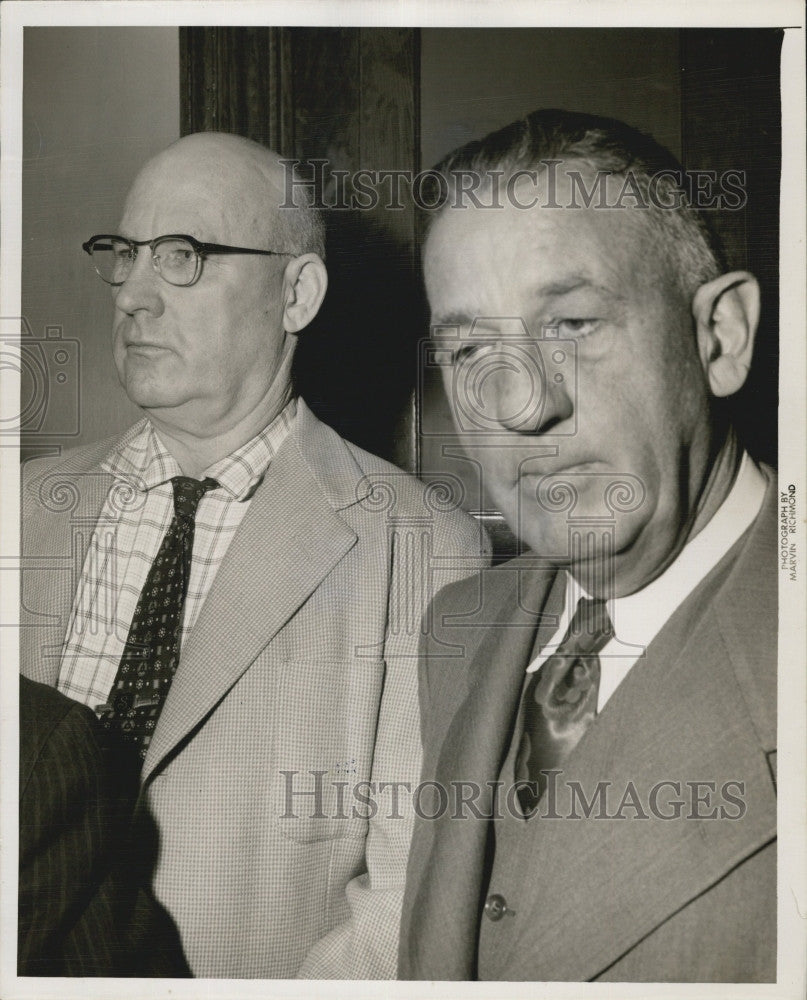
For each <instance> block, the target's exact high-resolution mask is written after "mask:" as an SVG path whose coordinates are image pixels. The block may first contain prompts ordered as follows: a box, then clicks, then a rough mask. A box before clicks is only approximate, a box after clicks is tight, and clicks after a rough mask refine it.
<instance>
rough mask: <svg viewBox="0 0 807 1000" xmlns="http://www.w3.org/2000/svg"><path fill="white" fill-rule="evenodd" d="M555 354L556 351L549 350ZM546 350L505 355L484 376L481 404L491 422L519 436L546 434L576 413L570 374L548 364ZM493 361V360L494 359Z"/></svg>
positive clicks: (527, 350)
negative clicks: (545, 356) (545, 357)
mask: <svg viewBox="0 0 807 1000" xmlns="http://www.w3.org/2000/svg"><path fill="white" fill-rule="evenodd" d="M549 350H555V348H549ZM543 353H544V349H543V348H538V347H537V346H536V345H534V344H533V345H530V347H529V349H524V350H520V351H512V350H511V351H504V352H502V354H501V355H500V357H499V358H497V359H496V363H495V364H493V363H492V364H490V366H489V370H488V371H487V372H486V373H485V374H484V376H483V380H482V381H483V384H482V385H481V390H482V391H481V402H482V403H483V406H484V410H485V411H486V414H487V416H488V417H489V418H491V419H493V420H495V421H496V423H497V424H499V425H500V426H502V427H505V428H506V429H507V430H510V431H516V432H518V433H520V434H547V433H551V432H552V429H553V428H554V427H555V426H556V425H558V424H560V423H562V422H563V421H564V420H568V419H569V418H570V417H571V416H572V414H573V413H574V402H573V400H574V392H573V386H572V385H571V384H570V382H569V374H568V373H567V372H566V371H564V370H563V369H562V368H561V370H560V371H559V370H558V366H557V365H556V364H554V363H550V364H548V363H546V360H545V359H544V357H543ZM491 360H492V359H491Z"/></svg>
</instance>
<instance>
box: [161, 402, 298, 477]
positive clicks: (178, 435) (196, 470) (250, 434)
mask: <svg viewBox="0 0 807 1000" xmlns="http://www.w3.org/2000/svg"><path fill="white" fill-rule="evenodd" d="M291 397H292V389H291V386H288V387H287V389H286V391H285V392H284V394H283V395H282V396H281V397H280V398H276V399H273V400H271V401H270V400H267V401H266V404H267V405H264V406H261V407H258V408H256V409H255V410H253V411H251V412H250V413H249V414H248V415H247V416H246V417H245V418H243V419H241V420H239V421H238V422H237V423H235V424H234V425H233V426H231V427H227V428H224V429H222V430H221V431H217V430H215V429H211V430H209V431H208V432H207V433H205V434H204V435H202V434H198V433H195V432H192V431H190V430H187V429H186V428H185V427H182V426H177V425H176V424H175V423H172V422H169V421H167V420H165V419H162V418H161V417H160V416H159V415H158V414H155V413H154V412H153V411H152V412H149V413H148V418H149V420H150V421H151V423H152V425H153V427H154V430H155V432H156V433H157V436H158V437H159V439H160V441H161V442H162V444H163V446H164V447H165V449H166V451H167V452H168V453H169V454H170V455H171V457H172V458H174V459H175V460H176V463H177V465H179V467H180V469H182V474H183V475H185V476H190V477H191V478H193V479H202V478H203V476H204V474H205V471H206V470H207V469H209V468H210V466H211V465H215V464H216V462H219V461H221V459H222V458H226V457H227V456H228V455H232V454H233V452H235V451H238V449H239V448H241V447H243V446H244V445H245V444H246V443H247V442H248V441H251V440H252V439H253V438H254V437H255V436H256V435H258V434H260V433H261V431H263V430H264V429H265V428H266V427H268V426H269V424H271V423H272V421H273V420H274V419H275V418H276V417H277V416H278V414H279V413H281V411H282V410H283V409H284V408H285V406H286V405H287V403H288V402H289V400H290V399H291Z"/></svg>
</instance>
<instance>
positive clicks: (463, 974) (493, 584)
mask: <svg viewBox="0 0 807 1000" xmlns="http://www.w3.org/2000/svg"><path fill="white" fill-rule="evenodd" d="M531 558H532V557H526V558H524V559H520V560H514V561H513V562H512V563H509V564H508V565H507V567H506V568H500V569H496V570H492V571H484V572H483V574H482V585H483V601H482V607H481V609H480V613H479V614H478V615H477V616H475V617H476V619H477V620H476V623H474V622H466V623H465V624H464V625H463V627H462V632H461V636H451V635H450V632H449V633H446V634H445V637H446V638H447V639H449V640H450V641H454V642H456V641H457V639H458V638H461V640H462V642H463V643H464V644H465V645H466V647H470V648H467V650H466V656H467V659H468V660H470V667H469V669H468V670H467V673H466V675H465V676H466V678H467V691H466V692H464V694H465V697H464V701H463V702H462V704H461V705H460V707H459V708H458V710H457V712H456V713H455V715H454V718H453V720H452V722H451V726H450V728H449V730H448V733H447V734H446V737H445V740H444V741H443V743H442V746H441V748H440V753H439V758H438V760H437V762H436V765H434V766H433V767H432V766H430V765H429V763H428V761H427V764H426V768H425V769H424V774H425V775H427V776H429V777H430V776H431V773H432V770H433V771H434V778H435V780H436V781H437V782H438V783H439V784H440V785H441V786H443V787H445V788H446V789H448V790H449V800H448V808H447V809H446V810H445V811H444V812H443V815H442V816H441V817H440V818H439V819H437V820H435V821H434V822H429V823H426V824H423V825H422V826H421V827H420V829H419V831H418V833H419V835H420V836H421V837H422V838H423V839H424V840H426V838H427V837H428V838H429V845H428V847H426V848H425V849H426V850H427V851H428V852H429V856H428V860H427V861H426V863H425V864H424V865H423V867H422V868H421V871H422V872H423V875H422V878H421V882H420V885H419V886H418V888H417V891H416V894H415V896H414V898H413V902H412V907H411V910H412V923H411V927H412V934H411V935H410V942H409V961H410V962H411V972H410V974H411V975H412V976H413V977H416V976H417V971H416V970H417V968H418V967H421V965H422V967H423V968H441V969H442V970H443V972H444V978H446V979H472V978H474V976H475V967H476V942H477V935H478V924H479V906H480V896H481V893H482V892H483V882H484V877H485V867H486V866H485V853H486V848H487V836H488V824H487V823H484V822H477V821H474V820H470V819H466V820H457V819H452V818H451V817H452V814H453V813H454V812H455V805H456V801H457V790H458V786H457V782H460V781H463V780H464V781H468V782H475V783H477V784H478V783H479V782H480V781H481V782H484V781H486V780H488V779H489V780H490V781H495V780H496V778H497V777H498V774H499V770H500V767H501V763H502V761H503V759H504V756H505V755H506V753H507V749H508V746H509V739H510V733H511V731H512V727H513V719H514V715H515V712H516V710H517V708H518V703H519V699H520V694H521V688H522V685H523V681H524V671H525V669H526V666H527V663H528V660H529V656H530V653H531V651H532V647H533V643H534V641H535V629H536V614H535V612H534V611H531V610H527V609H530V608H541V607H542V606H543V604H544V603H545V595H546V592H547V590H548V589H549V583H550V581H551V579H552V576H551V574H550V576H549V578H548V577H547V573H546V571H536V570H533V569H525V568H523V567H524V566H525V565H526V566H528V565H529V560H530V559H531ZM555 579H556V580H559V581H560V583H559V586H558V587H557V588H553V589H557V590H558V592H559V595H560V597H561V601H562V589H563V588H562V581H563V579H564V577H563V574H559V575H558V576H557V577H555ZM524 598H526V600H524ZM561 606H562V605H561ZM451 610H452V609H451V608H450V607H446V606H445V605H444V606H442V607H441V611H442V612H443V613H444V614H448V615H450V614H451ZM461 610H466V609H465V608H463V609H461ZM558 610H559V609H558ZM546 628H547V633H548V634H547V638H548V637H549V636H550V635H551V634H552V632H554V624H548V625H547V626H546ZM457 631H458V632H459V629H457ZM458 697H462V696H461V695H460V694H458ZM438 724H439V723H438ZM427 752H428V746H427ZM492 800H493V790H492V789H491V787H490V786H489V785H486V786H485V787H484V788H483V789H482V792H481V795H480V796H479V797H478V798H477V799H476V806H477V808H478V809H479V811H480V812H481V813H482V814H483V815H488V814H490V812H491V810H492V808H493V801H492ZM465 808H466V809H467V807H465Z"/></svg>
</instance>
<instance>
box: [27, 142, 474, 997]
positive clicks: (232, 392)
mask: <svg viewBox="0 0 807 1000" xmlns="http://www.w3.org/2000/svg"><path fill="white" fill-rule="evenodd" d="M283 199H284V192H283V176H282V169H281V166H280V164H279V162H278V160H277V157H276V156H275V155H274V154H272V153H270V152H269V151H268V150H266V149H264V148H263V147H262V146H259V145H257V144H254V143H251V142H249V141H247V140H245V139H241V138H238V137H235V136H228V135H221V134H215V133H206V134H198V135H191V136H187V137H186V138H184V139H181V140H180V141H179V142H177V143H175V144H174V145H173V146H171V147H169V148H168V149H167V150H165V151H164V152H163V153H161V154H160V155H158V156H157V157H155V158H154V159H153V160H152V161H150V162H149V163H148V164H147V165H146V166H145V167H144V168H143V170H142V172H141V173H140V175H139V176H138V177H137V179H136V181H135V183H134V186H133V188H132V190H131V192H130V194H129V197H128V199H127V201H126V205H125V208H124V212H123V218H122V220H121V223H120V226H119V229H118V233H117V234H111V235H103V234H102V235H98V236H93V237H91V238H90V239H89V240H88V241H87V242H86V243H85V244H84V249H85V251H86V252H87V253H88V254H89V255H90V257H91V260H92V264H93V266H94V267H95V270H96V271H97V273H98V274H99V276H100V277H101V278H102V279H103V280H104V281H105V282H107V284H108V285H109V286H110V290H111V293H112V298H113V302H114V309H115V315H114V332H113V352H114V358H115V364H116V366H117V370H118V374H119V377H120V381H121V383H122V385H123V387H124V389H125V391H126V394H127V395H128V396H129V398H130V399H131V400H132V401H133V402H135V403H136V404H137V405H138V406H140V407H141V408H142V409H143V411H144V413H145V419H143V420H141V421H140V422H139V423H137V424H136V425H135V426H134V427H132V428H130V430H129V431H127V432H126V433H125V434H124V435H123V436H122V437H120V438H119V439H117V440H114V441H112V440H107V441H103V442H100V443H98V444H96V445H91V446H89V447H87V448H83V449H78V450H77V451H75V452H72V453H68V454H67V455H66V456H62V457H61V458H60V459H58V460H55V461H54V460H50V463H49V464H48V465H47V467H46V468H45V469H44V470H38V471H37V472H36V473H35V474H34V476H33V477H29V478H28V482H27V485H26V487H25V492H24V500H23V503H24V507H23V523H24V532H25V536H24V550H25V552H26V555H32V554H36V553H47V554H51V555H52V554H54V553H57V552H62V551H64V552H65V554H68V555H69V554H70V552H71V545H72V551H73V553H74V555H73V562H72V566H73V572H72V574H68V573H65V574H63V575H58V574H54V573H53V571H52V570H51V571H50V572H49V573H48V574H39V575H37V574H36V573H35V572H30V573H27V574H26V578H25V580H24V583H23V607H24V608H37V609H42V608H43V606H45V605H46V606H47V610H48V612H49V614H50V618H49V620H48V624H46V625H42V624H41V622H42V616H41V615H40V617H39V618H38V619H37V622H38V627H35V628H30V629H22V630H21V635H22V648H21V658H22V670H23V673H25V674H27V675H29V676H31V677H32V678H34V679H36V680H40V681H44V682H46V683H48V684H51V685H56V686H58V688H59V689H60V690H61V691H63V692H64V693H65V694H67V695H68V696H70V697H72V698H74V699H76V700H78V701H80V702H83V703H85V704H87V705H89V706H91V707H92V708H93V709H94V711H95V712H96V714H97V715H98V716H99V718H100V719H101V722H102V725H103V727H104V730H105V732H106V737H107V740H108V745H109V751H110V752H111V753H115V754H116V755H118V756H119V759H120V767H121V768H122V769H130V768H134V769H136V770H141V769H142V770H141V775H140V777H141V781H142V789H143V790H142V794H141V800H140V808H141V810H142V811H143V812H144V813H145V812H146V811H147V810H148V811H149V812H150V813H151V814H152V815H153V818H154V820H155V821H156V825H157V829H158V831H159V845H158V849H159V855H158V861H157V863H156V868H155V871H154V876H153V885H154V890H155V894H156V896H157V898H158V899H159V901H160V902H161V903H162V904H163V905H164V906H165V908H166V909H167V910H168V912H169V913H170V914H171V916H172V917H173V919H174V920H175V922H176V924H177V926H178V928H179V931H180V934H181V936H182V941H183V946H184V949H185V953H186V956H187V959H188V962H189V965H190V967H191V969H192V971H193V973H194V974H195V975H197V976H210V977H255V978H265V977H281V978H288V977H293V976H295V975H301V976H312V977H314V976H324V977H335V978H336V977H345V978H361V977H378V978H382V977H389V976H392V975H394V962H395V948H396V940H397V930H398V919H399V912H400V901H401V895H402V889H403V875H404V868H405V860H406V851H407V847H408V839H409V830H410V825H409V822H408V820H407V819H405V818H402V817H401V814H402V813H403V812H404V810H403V809H401V810H400V811H399V810H398V809H394V808H390V807H389V803H388V801H385V800H384V799H383V798H382V797H379V799H378V801H377V802H370V803H369V805H365V807H364V808H357V807H356V803H355V802H354V800H353V798H352V793H353V790H354V789H355V788H356V787H357V786H358V785H361V784H363V785H364V786H366V787H365V788H364V791H365V792H368V790H369V792H370V794H373V793H375V794H379V796H380V788H381V786H382V785H383V783H384V782H401V781H404V782H405V781H410V782H416V781H417V778H418V771H419V741H418V721H417V695H416V670H415V666H414V663H415V660H414V656H415V654H416V649H417V640H418V632H419V629H418V628H417V627H414V628H409V627H407V623H404V622H402V621H401V620H400V616H399V615H397V613H396V608H397V605H398V603H399V602H400V601H403V600H406V599H409V600H410V602H411V607H410V618H412V620H413V621H415V622H416V623H417V622H419V616H420V614H421V612H422V610H423V609H424V607H425V606H426V604H427V602H428V599H429V596H430V594H431V593H432V592H433V591H434V590H435V588H436V587H439V586H442V584H444V583H446V582H448V581H449V580H451V579H452V578H456V577H458V576H462V575H466V574H467V573H469V572H471V571H472V569H473V557H474V556H478V555H479V553H480V539H479V534H478V531H477V529H476V528H475V526H474V523H473V522H472V521H471V519H470V518H468V517H467V516H466V515H464V514H461V513H460V512H458V511H452V512H449V513H440V512H437V511H434V510H433V509H431V507H430V506H429V503H428V497H427V495H426V493H425V491H424V488H423V486H422V485H421V484H419V483H418V482H417V481H415V480H414V479H412V478H411V477H409V476H406V475H404V474H403V473H401V472H400V471H399V470H396V469H394V468H393V467H392V466H389V465H388V464H387V463H385V462H383V461H381V460H380V459H377V458H375V457H373V456H371V455H368V454H366V453H365V452H363V451H361V450H360V449H358V448H356V447H354V446H352V445H349V444H348V443H346V442H345V441H343V440H342V439H341V438H340V437H339V436H338V435H337V434H336V433H335V432H334V431H333V430H331V429H330V428H328V427H326V426H325V425H323V424H322V423H320V422H319V421H318V420H317V419H316V418H315V417H314V415H313V414H312V413H311V411H310V410H309V409H308V407H307V406H306V405H305V403H304V402H303V400H302V399H299V398H296V397H295V395H294V392H293V389H292V382H291V366H292V360H293V357H294V351H295V346H296V343H297V337H298V335H299V334H300V333H301V331H303V329H304V328H305V327H306V326H307V325H308V324H309V323H310V322H311V320H312V319H313V318H314V316H315V315H316V313H317V311H318V309H319V307H320V304H321V303H322V300H323V297H324V295H325V290H326V285H327V274H326V270H325V265H324V264H323V255H324V247H323V231H322V224H321V221H320V219H319V218H318V216H317V214H316V213H315V212H314V211H313V210H312V209H311V208H310V207H308V205H306V204H303V203H300V204H298V206H297V207H296V208H294V209H291V210H289V209H284V210H281V209H280V208H279V207H278V206H279V205H280V204H281V202H282V201H283ZM380 483H384V484H386V485H387V486H390V487H391V489H392V491H393V493H394V503H395V509H394V511H393V512H392V513H393V514H394V515H395V516H396V517H397V518H399V519H401V518H402V519H403V520H404V521H406V520H407V519H408V520H409V522H410V523H411V522H413V521H418V523H419V524H420V525H421V528H420V529H419V530H421V531H422V530H423V526H424V525H425V530H426V532H427V533H428V545H427V546H415V547H411V546H410V547H407V546H405V545H401V544H396V532H395V530H394V527H395V525H394V523H393V519H392V515H391V513H390V511H389V510H388V509H386V508H384V509H383V510H381V509H380V506H379V504H378V503H377V502H376V501H377V493H378V491H377V490H374V486H375V485H376V484H380ZM65 490H67V491H68V492H69V491H72V492H70V496H71V497H72V498H73V499H74V500H75V503H73V504H68V505H65V504H64V503H62V504H61V505H60V504H59V503H58V502H57V501H58V498H59V497H60V496H64V491H65ZM60 491H61V493H60ZM66 506H69V507H70V510H68V511H66V510H65V507H66ZM381 506H383V505H381ZM77 517H79V518H80V519H81V522H82V523H83V524H85V525H88V527H87V528H86V530H85V532H84V534H83V535H81V539H82V541H80V542H79V543H77V542H76V537H77V536H76V535H75V532H74V531H72V527H74V525H75V523H76V518H77ZM71 531H72V534H71ZM399 541H400V539H399ZM415 549H417V551H418V553H419V554H418V555H412V556H407V553H408V552H414V551H415ZM427 551H430V553H431V557H434V558H431V557H427V556H426V554H425V553H426V552H427ZM435 559H436V560H437V561H440V562H441V565H443V566H447V567H449V568H446V569H444V570H441V571H440V572H437V571H435V570H434V565H435V564H436V563H435ZM463 559H465V563H464V564H463ZM469 559H470V560H471V561H470V563H469V561H468V560H469ZM452 566H453V568H450V567H452ZM391 595H392V596H391ZM370 783H372V784H370ZM366 798H367V795H365V799H366Z"/></svg>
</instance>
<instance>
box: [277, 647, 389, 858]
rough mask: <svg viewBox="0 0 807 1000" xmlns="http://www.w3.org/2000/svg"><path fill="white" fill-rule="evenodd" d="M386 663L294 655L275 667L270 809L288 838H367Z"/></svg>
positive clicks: (299, 839) (307, 840) (310, 840)
mask: <svg viewBox="0 0 807 1000" xmlns="http://www.w3.org/2000/svg"><path fill="white" fill-rule="evenodd" d="M383 684H384V664H383V662H381V661H378V660H362V659H359V658H357V659H356V660H355V661H352V662H349V663H348V662H333V661H325V662H323V661H294V662H287V663H284V664H283V665H282V666H281V667H280V669H279V671H278V684H277V688H276V690H277V700H276V703H275V705H274V706H273V709H274V710H273V713H272V715H273V720H274V725H273V731H274V741H273V742H274V753H273V759H274V761H276V763H277V771H276V773H275V774H274V775H272V779H271V782H270V787H271V795H272V814H273V815H274V816H275V817H276V822H277V824H278V827H279V830H280V832H281V833H282V834H283V836H285V837H288V838H289V839H291V840H295V841H299V842H302V843H313V842H315V841H319V840H329V839H334V838H339V837H352V838H359V839H363V838H364V837H365V836H366V834H367V826H368V819H369V816H370V812H371V805H370V804H368V799H369V798H370V797H371V789H370V781H371V777H372V767H373V754H374V747H375V736H376V730H377V726H378V713H379V705H380V702H381V693H382V690H383Z"/></svg>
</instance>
